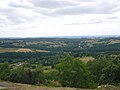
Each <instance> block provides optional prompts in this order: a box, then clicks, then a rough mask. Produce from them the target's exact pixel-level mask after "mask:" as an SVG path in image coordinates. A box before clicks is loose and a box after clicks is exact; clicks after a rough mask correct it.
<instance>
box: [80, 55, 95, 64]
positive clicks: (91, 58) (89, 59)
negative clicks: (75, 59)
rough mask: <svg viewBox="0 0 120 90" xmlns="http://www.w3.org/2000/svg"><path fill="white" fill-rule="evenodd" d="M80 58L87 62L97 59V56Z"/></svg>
mask: <svg viewBox="0 0 120 90" xmlns="http://www.w3.org/2000/svg"><path fill="white" fill-rule="evenodd" d="M80 60H81V61H83V62H85V63H87V62H89V61H93V60H95V58H93V57H91V56H89V57H83V58H80Z"/></svg>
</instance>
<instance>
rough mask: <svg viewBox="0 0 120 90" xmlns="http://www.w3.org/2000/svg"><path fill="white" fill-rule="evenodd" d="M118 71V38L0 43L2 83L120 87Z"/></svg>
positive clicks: (21, 40)
mask: <svg viewBox="0 0 120 90" xmlns="http://www.w3.org/2000/svg"><path fill="white" fill-rule="evenodd" d="M91 58H92V59H91ZM119 70H120V37H110V38H23V39H22V38H20V39H4V38H3V39H0V79H1V80H4V81H11V82H17V83H25V84H34V85H45V86H63V87H75V88H96V87H98V86H100V85H105V84H109V85H115V86H120V72H119Z"/></svg>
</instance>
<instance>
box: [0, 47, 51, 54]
mask: <svg viewBox="0 0 120 90" xmlns="http://www.w3.org/2000/svg"><path fill="white" fill-rule="evenodd" d="M5 52H49V51H47V50H32V49H28V48H0V53H5Z"/></svg>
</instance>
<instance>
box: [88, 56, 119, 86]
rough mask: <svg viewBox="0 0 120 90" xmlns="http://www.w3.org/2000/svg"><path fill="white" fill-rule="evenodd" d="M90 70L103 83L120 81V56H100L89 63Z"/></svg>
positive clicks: (97, 80)
mask: <svg viewBox="0 0 120 90" xmlns="http://www.w3.org/2000/svg"><path fill="white" fill-rule="evenodd" d="M88 66H89V69H90V71H91V72H92V73H93V74H94V76H95V81H96V82H97V83H98V84H99V85H101V84H115V83H120V77H119V76H120V72H119V70H120V57H119V56H115V57H112V56H109V57H103V58H99V59H98V60H95V61H93V62H89V63H88Z"/></svg>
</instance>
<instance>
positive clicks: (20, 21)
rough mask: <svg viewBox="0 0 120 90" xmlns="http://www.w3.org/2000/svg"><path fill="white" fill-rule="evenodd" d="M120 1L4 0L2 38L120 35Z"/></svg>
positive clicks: (1, 5) (0, 6)
mask: <svg viewBox="0 0 120 90" xmlns="http://www.w3.org/2000/svg"><path fill="white" fill-rule="evenodd" d="M119 24H120V0H0V30H1V31H0V37H39V36H66V35H69V36H73V35H102V34H104V35H105V34H106V35H112V34H115V35H120V25H119Z"/></svg>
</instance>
